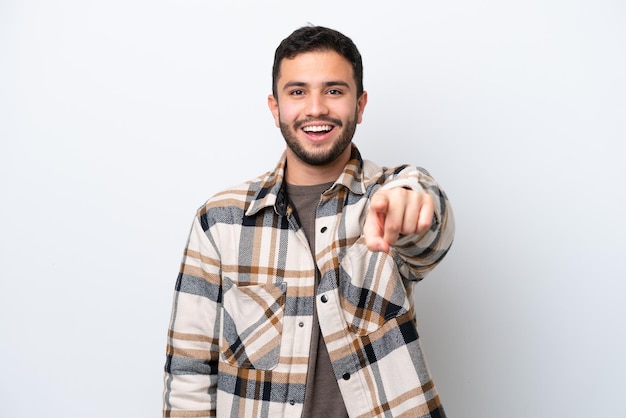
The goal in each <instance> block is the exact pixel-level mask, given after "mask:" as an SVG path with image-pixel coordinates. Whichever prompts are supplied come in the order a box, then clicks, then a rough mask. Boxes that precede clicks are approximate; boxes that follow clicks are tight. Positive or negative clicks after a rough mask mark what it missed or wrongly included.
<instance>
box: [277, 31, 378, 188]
mask: <svg viewBox="0 0 626 418" xmlns="http://www.w3.org/2000/svg"><path fill="white" fill-rule="evenodd" d="M362 79H363V69H362V64H361V55H360V54H359V52H358V50H357V49H356V47H355V46H354V44H353V43H352V41H351V40H350V39H349V38H347V37H346V36H344V35H342V34H340V33H339V32H337V31H334V30H331V29H327V28H320V27H304V28H301V29H298V30H296V31H295V32H294V33H293V34H291V35H290V36H289V37H288V38H287V39H286V40H284V41H283V42H282V43H281V44H280V46H279V47H278V49H277V50H276V58H275V63H274V80H273V89H272V90H273V92H272V94H270V95H269V96H268V106H269V108H270V111H271V112H272V116H273V117H274V122H275V123H276V126H277V127H279V128H280V130H281V133H282V134H283V137H284V138H285V142H286V144H287V150H286V152H287V162H288V166H289V167H290V168H289V169H288V170H287V177H288V178H289V179H290V180H295V178H294V176H296V175H298V174H301V173H304V172H308V173H309V174H312V176H311V177H310V178H309V179H307V180H303V179H301V180H302V181H305V182H308V181H312V182H314V181H321V180H324V179H326V180H328V181H330V180H335V179H336V176H337V175H338V174H339V172H341V170H342V169H343V167H344V165H345V164H346V163H347V161H348V159H349V157H350V143H351V142H352V137H353V135H354V132H355V130H356V125H357V124H359V123H361V118H362V115H363V110H364V109H365V105H366V104H367V92H365V91H364V90H363V82H362ZM313 167H315V168H313ZM327 177H328V179H327ZM329 179H330V180H329ZM321 182H324V181H321ZM294 184H295V183H294ZM302 184H303V183H302ZM311 184H320V183H311Z"/></svg>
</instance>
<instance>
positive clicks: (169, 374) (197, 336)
mask: <svg viewBox="0 0 626 418" xmlns="http://www.w3.org/2000/svg"><path fill="white" fill-rule="evenodd" d="M207 225H208V222H207V221H206V214H204V215H203V214H200V213H199V214H198V216H196V218H195V219H194V222H193V225H192V227H191V232H190V234H189V239H188V242H187V246H186V248H185V252H184V256H183V260H182V263H181V267H180V272H179V274H178V278H177V281H176V288H175V292H174V300H173V304H172V314H171V319H170V325H169V330H168V339H167V360H166V363H165V375H164V386H165V387H164V392H163V416H164V417H179V416H186V417H187V416H189V417H192V416H193V417H209V416H215V408H216V388H217V363H218V356H219V349H218V348H219V325H220V309H219V304H220V303H221V292H220V283H221V280H220V277H221V271H220V262H219V256H218V252H217V249H216V247H215V246H214V245H213V241H212V239H211V236H210V231H209V228H208V226H207Z"/></svg>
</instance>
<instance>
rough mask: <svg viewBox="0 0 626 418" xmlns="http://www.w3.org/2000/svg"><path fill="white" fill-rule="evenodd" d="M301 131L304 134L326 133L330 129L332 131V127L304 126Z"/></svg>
mask: <svg viewBox="0 0 626 418" xmlns="http://www.w3.org/2000/svg"><path fill="white" fill-rule="evenodd" d="M303 129H304V131H305V132H328V131H330V130H331V129H333V127H332V126H330V125H320V126H305V127H304V128H303Z"/></svg>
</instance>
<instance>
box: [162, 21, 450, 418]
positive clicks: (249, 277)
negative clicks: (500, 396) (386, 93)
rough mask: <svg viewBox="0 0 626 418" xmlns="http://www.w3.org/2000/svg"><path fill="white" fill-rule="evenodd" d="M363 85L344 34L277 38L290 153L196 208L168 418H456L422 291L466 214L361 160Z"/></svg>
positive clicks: (276, 90) (174, 331)
mask: <svg viewBox="0 0 626 418" xmlns="http://www.w3.org/2000/svg"><path fill="white" fill-rule="evenodd" d="M362 80H363V67H362V62H361V56H360V54H359V52H358V50H357V48H356V46H355V45H354V44H353V43H352V41H351V40H350V39H349V38H347V37H346V36H344V35H342V34H341V33H339V32H336V31H334V30H331V29H327V28H323V27H314V26H309V27H303V28H301V29H298V30H296V31H295V32H294V33H292V34H291V35H290V36H289V37H287V38H286V39H285V40H283V41H282V43H281V44H280V45H279V47H278V48H277V50H276V54H275V59H274V68H273V88H272V94H271V95H270V96H269V97H268V104H269V108H270V110H271V112H272V115H273V117H274V120H275V122H276V125H277V127H279V128H280V130H281V132H282V134H283V136H284V138H285V142H286V144H287V146H286V150H285V152H284V154H283V156H282V158H281V159H280V161H279V163H278V165H277V167H276V168H275V169H274V171H272V172H269V173H267V174H265V175H263V176H260V177H258V178H256V179H254V180H251V181H249V182H247V183H245V184H242V185H241V186H239V187H235V188H233V189H230V190H226V191H223V192H221V193H218V194H216V195H215V196H213V197H212V198H211V199H209V201H208V202H207V203H206V204H205V205H203V206H202V207H201V208H200V209H199V210H198V212H197V214H196V217H195V219H194V222H193V225H192V229H191V233H190V236H189V241H188V243H187V248H186V250H185V255H184V258H183V261H182V264H181V271H180V274H179V276H178V280H177V283H176V292H175V298H174V305H173V310H172V318H171V324H170V330H169V339H168V347H167V362H166V366H165V391H164V416H171V417H205V416H206V417H208V416H220V417H228V416H230V417H283V416H288V417H299V416H305V417H310V416H322V417H326V418H331V417H346V416H350V417H374V416H385V417H389V416H394V417H395V416H406V417H443V416H445V414H444V412H443V408H442V407H441V405H440V401H439V397H438V395H437V392H436V389H435V387H434V385H433V383H432V380H431V377H430V375H429V372H428V370H427V368H426V364H425V362H424V358H423V356H422V352H421V349H420V345H419V341H418V334H417V330H416V324H415V318H414V312H413V308H412V304H413V298H412V291H411V290H412V285H413V284H414V283H415V282H417V281H419V280H421V279H422V278H423V277H424V276H425V275H426V274H427V273H428V272H429V271H430V270H432V269H433V268H434V267H435V266H436V265H437V263H439V261H441V259H442V258H443V257H444V256H445V254H446V252H447V251H448V249H449V247H450V245H451V243H452V239H453V232H454V221H453V216H452V212H451V210H450V207H449V205H448V201H447V198H446V196H445V194H444V193H443V191H442V190H441V189H440V187H439V186H438V185H437V183H436V182H435V181H434V180H433V179H432V178H431V177H430V176H429V175H428V174H427V173H426V172H425V171H424V170H422V169H419V168H416V167H413V166H409V165H403V166H399V167H395V168H390V169H388V168H379V167H377V166H376V165H374V164H373V163H372V162H369V161H366V160H363V159H362V158H361V156H360V154H359V152H358V150H357V148H356V146H354V145H353V144H352V137H353V135H354V132H355V130H356V125H357V124H358V123H360V122H361V118H362V116H363V111H364V109H365V105H366V104H367V93H366V92H365V91H364V90H363V81H362Z"/></svg>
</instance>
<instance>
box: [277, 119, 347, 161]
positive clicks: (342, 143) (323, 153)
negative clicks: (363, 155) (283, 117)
mask: <svg viewBox="0 0 626 418" xmlns="http://www.w3.org/2000/svg"><path fill="white" fill-rule="evenodd" d="M357 116H358V114H357V112H355V114H354V118H353V119H348V120H347V121H346V124H345V127H344V126H343V123H342V122H341V121H340V120H339V119H334V118H329V117H319V118H315V119H306V120H302V121H296V122H295V123H294V124H293V127H291V126H289V125H288V124H286V123H284V122H282V121H281V122H280V132H281V133H282V134H283V137H284V138H285V142H286V143H287V146H288V147H289V149H291V151H292V152H293V153H294V154H295V155H296V156H297V157H298V158H299V159H300V160H302V161H303V162H305V163H306V164H309V165H315V166H321V165H327V164H330V163H332V162H333V161H335V160H336V159H337V158H339V156H340V155H341V154H342V153H343V152H344V151H345V149H346V147H348V146H349V145H350V143H351V142H352V137H353V136H354V133H355V132H356V125H357V122H356V120H357ZM312 121H315V122H329V123H332V124H333V125H334V126H335V128H334V129H340V128H342V127H344V130H343V132H341V134H340V135H339V137H337V138H336V139H335V141H334V142H333V143H332V144H331V147H330V148H329V149H327V150H324V149H317V148H321V147H315V149H313V150H307V149H306V148H305V147H304V146H303V145H302V143H300V142H299V141H298V138H297V136H296V132H297V131H298V130H299V129H300V127H301V126H302V125H304V124H306V123H310V122H312Z"/></svg>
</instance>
